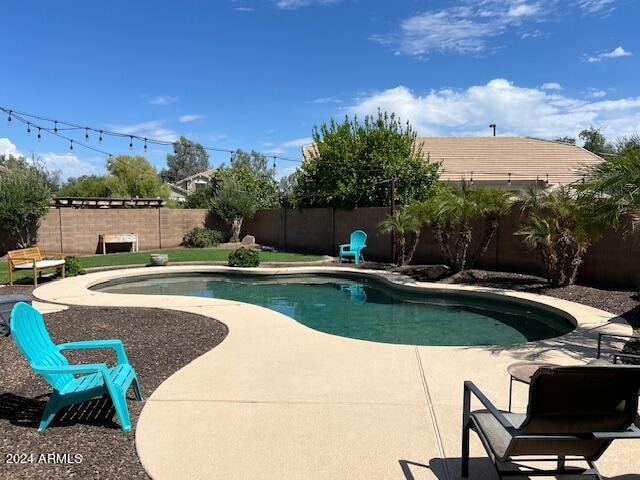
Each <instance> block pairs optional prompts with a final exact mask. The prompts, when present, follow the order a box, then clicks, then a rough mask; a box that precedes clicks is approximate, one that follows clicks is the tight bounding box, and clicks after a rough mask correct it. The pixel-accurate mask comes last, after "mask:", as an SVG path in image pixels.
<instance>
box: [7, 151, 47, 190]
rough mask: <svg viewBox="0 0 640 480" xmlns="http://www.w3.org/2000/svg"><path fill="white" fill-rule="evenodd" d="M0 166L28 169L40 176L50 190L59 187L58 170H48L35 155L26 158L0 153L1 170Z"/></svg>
mask: <svg viewBox="0 0 640 480" xmlns="http://www.w3.org/2000/svg"><path fill="white" fill-rule="evenodd" d="M1 167H4V168H5V169H12V168H18V169H29V170H31V171H33V172H35V173H36V174H37V175H39V176H40V177H42V179H43V180H44V182H45V183H46V185H47V186H48V187H49V189H50V190H51V191H52V192H55V191H57V190H58V189H59V188H60V172H58V171H50V170H48V169H47V168H46V167H45V165H44V164H43V163H42V162H41V161H40V159H39V158H37V157H35V156H32V157H31V160H27V159H26V158H24V157H16V156H13V155H0V170H2V168H1Z"/></svg>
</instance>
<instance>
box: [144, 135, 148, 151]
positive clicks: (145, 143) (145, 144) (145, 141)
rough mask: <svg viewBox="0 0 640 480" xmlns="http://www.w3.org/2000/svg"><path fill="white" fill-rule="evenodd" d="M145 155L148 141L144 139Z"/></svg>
mask: <svg viewBox="0 0 640 480" xmlns="http://www.w3.org/2000/svg"><path fill="white" fill-rule="evenodd" d="M144 153H147V139H146V138H145V139H144Z"/></svg>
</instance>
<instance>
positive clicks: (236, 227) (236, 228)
mask: <svg viewBox="0 0 640 480" xmlns="http://www.w3.org/2000/svg"><path fill="white" fill-rule="evenodd" d="M242 220H243V218H242V217H236V218H234V219H233V220H231V241H232V242H239V241H240V230H241V229H242Z"/></svg>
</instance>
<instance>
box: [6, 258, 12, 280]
mask: <svg viewBox="0 0 640 480" xmlns="http://www.w3.org/2000/svg"><path fill="white" fill-rule="evenodd" d="M7 268H8V269H9V286H13V270H12V269H11V261H9V262H7Z"/></svg>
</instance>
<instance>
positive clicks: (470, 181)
mask: <svg viewBox="0 0 640 480" xmlns="http://www.w3.org/2000/svg"><path fill="white" fill-rule="evenodd" d="M469 184H470V185H473V172H471V178H469Z"/></svg>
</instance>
